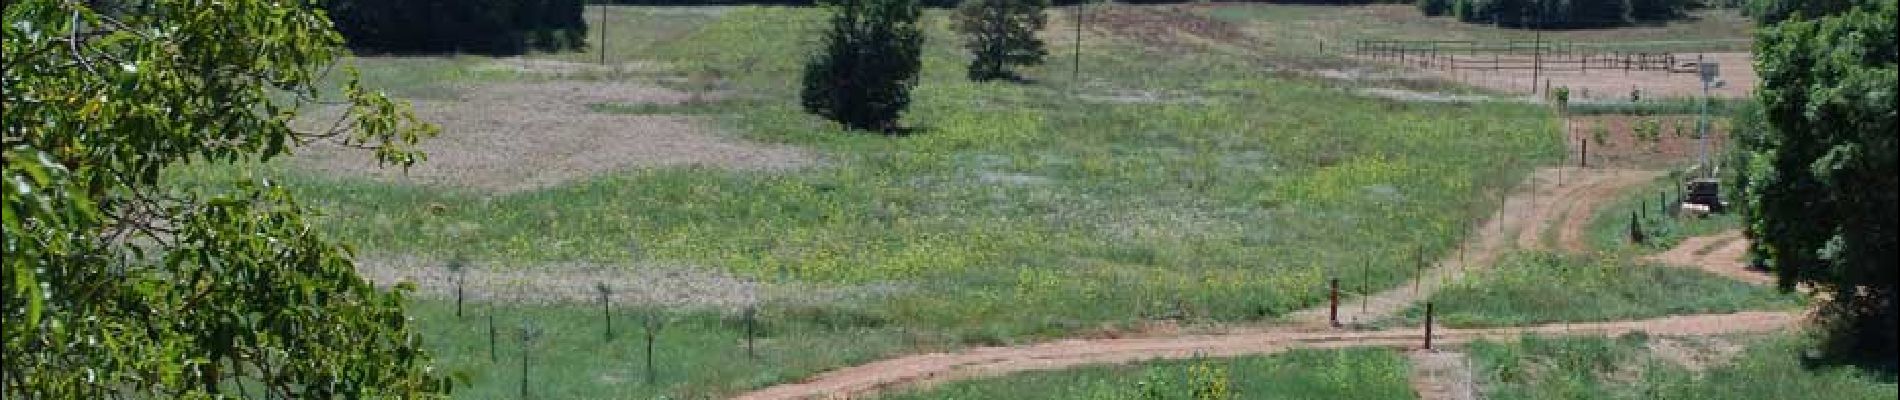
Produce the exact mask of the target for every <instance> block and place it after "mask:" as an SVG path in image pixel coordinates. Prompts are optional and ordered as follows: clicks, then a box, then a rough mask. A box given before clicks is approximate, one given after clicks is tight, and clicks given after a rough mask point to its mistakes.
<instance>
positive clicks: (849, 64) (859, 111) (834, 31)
mask: <svg viewBox="0 0 1900 400" xmlns="http://www.w3.org/2000/svg"><path fill="white" fill-rule="evenodd" d="M826 8H829V9H830V10H831V12H832V16H831V28H830V29H829V30H827V31H826V32H825V37H824V44H823V46H824V47H823V48H821V49H820V50H819V51H818V52H817V53H814V54H812V56H811V59H810V60H808V61H807V62H806V63H805V76H804V89H803V90H802V91H801V92H800V93H799V98H800V100H801V103H802V104H803V105H804V107H805V110H806V111H808V112H811V113H813V114H817V115H819V116H823V117H825V118H827V119H830V120H833V121H837V122H838V123H841V124H844V125H845V126H848V127H851V128H853V129H861V130H869V131H878V132H886V133H890V132H895V131H896V130H897V119H898V117H899V116H901V114H903V112H904V109H905V108H906V107H909V106H910V89H911V88H912V87H914V86H916V85H917V72H918V70H919V69H921V68H922V67H923V60H922V59H921V58H920V57H921V56H922V54H921V51H922V49H923V44H924V33H923V30H922V29H921V28H920V27H918V26H917V19H918V17H919V10H918V7H917V2H916V0H838V1H837V2H835V3H831V4H828V5H826Z"/></svg>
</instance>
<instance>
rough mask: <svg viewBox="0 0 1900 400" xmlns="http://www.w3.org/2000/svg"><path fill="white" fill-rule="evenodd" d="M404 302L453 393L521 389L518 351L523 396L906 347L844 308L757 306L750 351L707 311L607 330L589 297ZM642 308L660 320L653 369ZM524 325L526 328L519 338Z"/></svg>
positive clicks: (686, 391)
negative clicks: (458, 305)
mask: <svg viewBox="0 0 1900 400" xmlns="http://www.w3.org/2000/svg"><path fill="white" fill-rule="evenodd" d="M408 310H409V314H410V316H411V317H413V318H414V319H415V324H416V326H417V327H418V329H419V330H420V332H421V334H422V336H423V338H424V339H423V340H424V344H425V345H426V346H427V348H428V349H429V351H430V352H431V354H432V355H434V356H435V357H436V362H437V364H438V365H439V367H440V368H442V369H443V370H444V371H445V372H446V373H448V374H449V375H451V376H454V377H456V378H457V379H458V380H459V381H460V382H461V383H464V384H465V385H461V386H458V387H457V389H456V392H455V395H456V397H460V398H481V399H496V398H520V397H519V396H520V395H521V385H522V384H523V372H522V369H521V368H523V367H522V363H523V358H524V355H525V356H526V359H527V361H526V362H527V363H528V365H527V368H528V370H527V375H526V376H527V379H526V384H527V386H528V387H527V389H528V397H530V398H549V399H580V398H593V399H599V398H661V397H673V398H709V397H719V396H721V395H729V394H731V393H734V392H736V391H740V390H744V389H749V388H754V387H759V386H765V385H769V384H773V383H780V382H784V381H787V380H793V379H796V378H798V377H802V376H806V375H809V374H812V373H815V372H818V371H823V370H825V369H829V368H833V367H836V366H838V365H849V364H854V363H861V362H865V361H869V360H873V359H876V358H878V357H879V356H882V355H885V354H889V353H890V352H892V351H896V350H898V349H909V348H910V347H908V346H909V344H908V343H907V342H906V340H908V337H907V336H905V335H902V334H900V333H901V332H900V331H899V330H897V329H893V328H892V327H889V326H883V324H882V322H881V321H878V320H876V319H872V318H866V317H863V316H857V315H851V314H849V313H848V312H845V311H840V310H817V309H800V310H789V311H776V312H774V313H770V314H767V315H762V316H761V318H759V319H758V321H759V322H758V325H755V329H756V330H755V331H754V332H755V333H756V334H757V336H756V338H755V342H754V343H755V344H754V349H753V351H754V353H753V354H748V353H747V351H746V347H745V332H746V330H745V325H744V322H743V320H742V319H739V318H738V317H735V316H731V315H725V314H721V313H715V312H678V311H669V310H655V309H622V310H615V311H614V312H613V313H612V317H613V329H614V332H613V336H612V337H609V336H607V332H606V329H607V323H606V321H605V320H604V319H603V317H602V315H603V314H602V311H601V309H600V308H598V307H589V306H587V305H545V304H542V305H524V304H507V303H470V304H468V305H466V308H465V310H464V311H465V314H464V316H463V318H456V316H455V308H454V305H453V303H450V302H445V301H440V300H426V299H425V300H416V301H412V302H410V303H409V306H408ZM490 316H493V318H494V320H493V323H494V325H493V326H494V328H495V333H496V334H495V336H494V338H495V340H494V343H493V347H494V349H493V352H494V354H493V355H492V357H494V358H492V359H491V358H490V357H491V354H490V352H491V350H490V346H491V343H490V333H489V329H490V325H489V323H490V320H489V317H490ZM649 317H653V318H659V319H658V320H661V321H666V324H665V325H663V326H662V327H661V329H659V330H658V331H657V332H658V334H657V335H656V336H655V341H654V343H655V346H654V356H653V366H654V369H653V370H652V372H651V373H652V375H651V376H650V377H649V375H648V374H649V372H648V370H647V368H646V365H647V364H646V361H647V360H646V353H645V345H646V341H645V337H644V335H645V330H644V329H645V328H644V324H645V323H646V321H647V318H649ZM524 329H525V330H526V331H527V332H530V333H532V335H531V340H529V341H527V342H526V346H525V347H524V342H523V341H522V336H523V332H524ZM524 348H525V349H526V350H524ZM649 378H651V379H652V380H651V381H649V380H648V379H649Z"/></svg>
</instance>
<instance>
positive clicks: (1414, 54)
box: [1353, 40, 1699, 74]
mask: <svg viewBox="0 0 1900 400" xmlns="http://www.w3.org/2000/svg"><path fill="white" fill-rule="evenodd" d="M1353 54H1354V55H1356V56H1359V57H1365V58H1371V59H1375V60H1385V61H1391V62H1396V63H1400V64H1405V65H1413V66H1418V67H1422V68H1436V69H1443V70H1492V71H1498V70H1538V71H1550V72H1582V73H1587V72H1589V71H1623V72H1624V73H1629V72H1630V71H1639V72H1650V71H1654V72H1669V73H1691V74H1692V73H1696V72H1697V68H1698V64H1699V61H1697V60H1696V59H1694V58H1685V57H1677V56H1676V54H1674V53H1649V52H1616V51H1609V52H1603V51H1592V50H1590V49H1588V48H1587V47H1586V48H1583V49H1579V47H1578V46H1577V45H1576V44H1575V43H1569V42H1555V41H1505V42H1477V41H1461V40H1359V41H1355V43H1354V45H1353Z"/></svg>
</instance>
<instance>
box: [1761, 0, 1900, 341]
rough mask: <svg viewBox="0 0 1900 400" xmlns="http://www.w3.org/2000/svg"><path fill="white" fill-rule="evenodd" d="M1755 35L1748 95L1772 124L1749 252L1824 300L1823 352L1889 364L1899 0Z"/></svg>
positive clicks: (1897, 184)
mask: <svg viewBox="0 0 1900 400" xmlns="http://www.w3.org/2000/svg"><path fill="white" fill-rule="evenodd" d="M1872 3H1873V4H1864V5H1861V6H1858V7H1856V8H1854V9H1853V10H1852V11H1848V12H1845V13H1842V14H1839V15H1833V16H1827V17H1822V18H1818V19H1812V20H1809V19H1803V18H1799V17H1797V18H1795V19H1790V20H1787V21H1786V22H1782V23H1780V24H1778V25H1775V26H1773V27H1770V28H1766V29H1764V30H1762V31H1761V34H1760V37H1759V38H1758V39H1757V42H1756V48H1757V50H1756V52H1755V54H1757V57H1758V58H1757V59H1756V70H1757V71H1759V72H1760V75H1761V79H1762V86H1761V88H1760V89H1758V91H1757V92H1756V99H1757V100H1759V101H1760V102H1761V103H1762V111H1763V113H1764V115H1765V116H1766V119H1767V122H1768V124H1769V126H1770V127H1772V129H1771V130H1770V131H1768V135H1767V137H1764V138H1760V139H1759V140H1751V142H1753V143H1751V144H1752V145H1753V146H1754V148H1753V149H1752V151H1753V152H1754V153H1755V154H1754V155H1753V156H1751V158H1752V160H1751V162H1750V165H1749V174H1750V178H1749V180H1750V182H1749V183H1748V189H1749V192H1748V195H1747V201H1748V202H1749V204H1748V207H1749V208H1750V209H1751V211H1750V213H1749V214H1748V215H1749V221H1748V227H1749V232H1750V234H1751V236H1752V237H1754V238H1756V243H1757V246H1758V247H1757V248H1756V253H1757V254H1758V255H1760V256H1762V257H1763V258H1764V259H1766V261H1767V262H1768V263H1769V264H1770V265H1771V266H1772V268H1774V269H1775V271H1776V272H1777V274H1778V275H1779V276H1780V277H1781V284H1782V286H1783V287H1786V288H1792V287H1795V286H1797V285H1811V286H1813V287H1814V288H1815V291H1816V292H1817V293H1822V294H1823V295H1822V296H1821V297H1823V298H1826V299H1828V300H1827V301H1826V302H1824V303H1823V306H1822V307H1821V310H1820V312H1821V315H1822V317H1823V319H1825V320H1826V321H1828V324H1829V325H1830V327H1831V329H1830V333H1831V336H1830V341H1829V343H1828V348H1827V350H1828V353H1829V354H1831V355H1834V356H1840V357H1843V358H1847V359H1858V360H1864V361H1868V362H1872V363H1876V364H1880V365H1884V366H1888V367H1892V366H1893V365H1894V363H1895V362H1896V361H1895V358H1896V356H1895V355H1896V353H1900V349H1896V347H1895V346H1896V340H1900V337H1896V334H1900V327H1897V326H1896V325H1895V324H1896V322H1895V319H1896V318H1900V304H1896V299H1895V296H1896V295H1897V294H1900V293H1896V285H1900V276H1896V274H1895V273H1896V271H1900V269H1896V268H1894V266H1895V265H1900V229H1896V227H1895V223H1896V221H1900V213H1897V212H1896V208H1895V206H1894V205H1895V204H1900V171H1896V163H1897V162H1900V159H1897V158H1896V155H1895V152H1896V151H1900V143H1897V142H1896V141H1895V135H1896V133H1895V131H1896V129H1900V126H1896V121H1895V119H1896V117H1895V102H1896V101H1897V100H1900V99H1896V92H1900V89H1896V73H1897V72H1896V68H1895V63H1896V58H1900V57H1896V51H1897V50H1896V48H1897V47H1896V38H1895V35H1896V31H1895V14H1896V12H1900V11H1897V10H1896V7H1895V1H1893V0H1883V1H1875V2H1872Z"/></svg>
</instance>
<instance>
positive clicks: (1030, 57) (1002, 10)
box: [953, 0, 1049, 81]
mask: <svg viewBox="0 0 1900 400" xmlns="http://www.w3.org/2000/svg"><path fill="white" fill-rule="evenodd" d="M1047 8H1049V0H966V1H964V2H963V4H959V5H957V13H956V18H955V20H954V21H953V22H954V24H955V27H956V30H957V33H959V34H961V35H962V36H963V47H966V48H969V49H970V53H971V55H973V56H975V57H974V58H973V59H972V60H970V80H976V81H987V80H993V79H1011V80H1014V79H1018V78H1019V77H1018V76H1017V75H1016V73H1015V72H1013V71H1010V70H1009V67H1010V66H1012V65H1037V64H1042V59H1043V57H1047V56H1048V55H1049V50H1048V49H1046V48H1044V46H1043V42H1042V39H1037V38H1036V31H1040V30H1042V27H1043V25H1046V24H1047V23H1048V16H1047V15H1044V14H1043V10H1044V9H1047Z"/></svg>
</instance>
